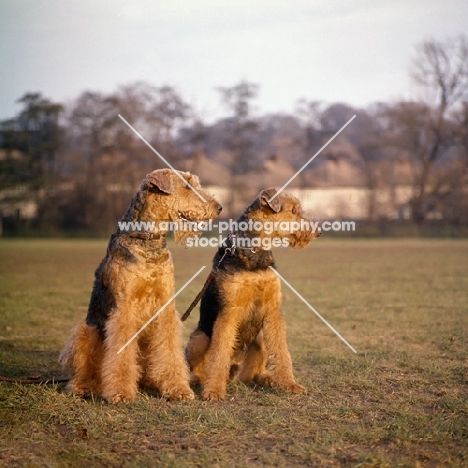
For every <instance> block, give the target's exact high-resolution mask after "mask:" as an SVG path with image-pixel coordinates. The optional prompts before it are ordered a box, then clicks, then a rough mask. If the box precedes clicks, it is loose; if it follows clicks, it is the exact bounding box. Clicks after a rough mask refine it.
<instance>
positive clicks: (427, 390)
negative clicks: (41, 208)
mask: <svg viewBox="0 0 468 468" xmlns="http://www.w3.org/2000/svg"><path fill="white" fill-rule="evenodd" d="M105 247H106V242H105V241H87V240H28V241H26V240H0V375H2V376H10V377H20V378H27V377H30V376H36V375H40V376H42V377H44V378H50V377H53V376H56V377H57V376H60V375H61V370H60V368H59V366H58V364H57V357H58V354H59V352H60V350H61V348H62V346H63V345H64V343H65V341H66V339H67V337H68V334H69V331H70V329H71V328H72V327H73V326H74V325H75V324H76V323H77V321H78V320H82V319H83V318H84V316H85V314H86V307H87V303H88V299H89V294H90V291H91V285H92V280H93V274H94V269H95V268H96V266H97V264H98V262H99V261H100V259H101V258H102V256H103V255H104V253H105ZM172 250H173V253H174V260H175V264H176V279H177V287H180V286H181V285H182V284H184V282H185V281H187V280H188V279H189V278H190V277H191V276H192V275H193V274H194V273H195V272H196V271H197V270H198V269H199V268H200V266H201V265H207V267H208V268H207V269H206V271H204V272H203V273H202V274H201V275H200V276H199V277H198V278H197V279H196V280H195V281H194V282H193V283H192V284H191V285H190V286H189V287H188V288H187V289H186V290H185V291H184V292H183V293H182V294H181V296H179V298H178V300H177V308H178V310H179V312H183V311H184V310H185V308H186V307H187V306H188V304H189V303H190V302H191V300H192V299H193V297H194V296H195V295H196V293H197V292H198V291H199V289H200V288H201V287H202V284H203V281H204V279H205V277H206V275H207V274H208V270H209V266H210V263H211V257H212V255H213V253H214V252H213V250H210V249H196V250H195V249H184V248H182V247H180V246H173V247H172ZM276 259H277V265H278V269H279V271H280V273H281V274H282V275H283V276H284V277H285V278H286V279H287V280H288V281H289V282H290V283H291V284H292V285H293V286H294V287H295V288H296V289H297V290H298V291H299V292H300V293H301V294H302V295H303V296H304V297H305V298H306V299H307V300H308V301H309V302H310V303H311V304H312V305H313V306H314V307H315V308H316V309H317V310H318V311H319V312H320V313H321V314H322V315H323V316H324V317H325V318H326V319H327V320H328V321H329V322H330V323H331V324H332V325H333V326H334V327H335V328H336V329H337V330H338V331H339V332H340V333H341V334H342V335H343V336H344V337H345V338H346V339H347V340H348V341H349V342H350V343H351V344H352V345H353V346H354V347H355V348H356V349H357V351H358V354H357V355H354V354H353V353H352V352H351V351H350V350H349V349H348V348H347V347H346V346H345V345H344V344H343V343H342V342H341V341H340V340H339V339H338V338H337V337H335V336H334V335H333V333H332V332H331V331H330V330H329V329H328V328H326V326H325V325H324V324H323V323H322V322H320V320H319V319H318V318H316V317H315V315H314V314H313V313H312V311H311V310H309V309H308V308H307V307H306V306H305V305H304V304H303V303H302V302H301V301H300V300H299V299H298V298H297V297H296V296H295V294H294V293H293V292H292V291H290V290H289V289H288V288H287V286H285V285H283V310H284V314H285V317H286V322H287V325H288V341H289V344H290V349H291V353H292V356H293V363H294V368H295V373H296V376H297V379H298V380H299V382H300V383H302V384H303V385H305V386H306V387H307V389H308V394H307V395H305V396H304V395H299V396H289V395H285V394H282V393H281V392H277V391H274V390H268V389H261V388H255V387H252V386H245V385H243V384H232V385H230V387H229V394H228V398H227V399H226V401H224V402H219V403H212V402H210V403H207V402H203V401H201V400H200V398H199V396H198V398H197V399H196V400H195V401H193V402H190V403H175V402H167V401H165V400H163V399H161V398H159V397H158V396H157V395H156V394H150V395H149V394H146V393H142V394H140V396H139V399H138V401H137V402H135V403H134V404H131V405H128V406H110V405H108V404H106V403H105V402H103V401H102V400H100V399H95V400H87V401H85V400H81V399H79V398H75V397H71V396H68V395H66V394H64V393H63V385H50V386H47V387H45V386H21V385H16V384H6V383H2V382H0V466H5V467H6V466H8V467H11V466H18V467H23V466H48V467H69V466H72V467H91V466H99V467H122V466H128V467H132V466H139V467H154V466H167V467H177V468H179V467H197V466H198V467H222V468H224V467H251V466H252V467H256V466H258V467H261V466H268V467H269V466H278V467H294V466H297V467H299V466H321V467H332V466H344V467H396V466H405V467H441V466H455V467H466V466H468V240H330V239H326V238H324V236H323V237H321V238H320V239H319V240H317V241H315V242H314V243H312V244H311V245H310V246H309V247H308V248H307V249H306V250H297V251H293V250H287V251H286V250H278V251H276ZM197 316H198V309H195V310H194V311H193V313H192V316H191V317H190V319H189V320H188V321H187V324H186V326H185V336H186V337H187V336H188V334H189V333H190V331H191V330H192V329H193V328H194V326H195V323H196V321H197ZM196 392H197V394H198V395H199V394H200V389H199V388H197V389H196Z"/></svg>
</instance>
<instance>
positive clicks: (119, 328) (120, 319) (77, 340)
mask: <svg viewBox="0 0 468 468" xmlns="http://www.w3.org/2000/svg"><path fill="white" fill-rule="evenodd" d="M181 174H182V176H183V178H184V179H185V180H186V181H187V182H189V183H190V184H191V185H192V186H194V187H195V188H196V189H197V191H198V192H199V193H200V194H201V195H202V196H203V197H204V198H205V200H206V202H203V201H202V200H200V198H199V197H198V196H197V195H196V194H195V193H194V192H193V191H192V190H191V189H190V188H189V187H188V186H187V184H186V183H184V182H183V181H182V180H180V178H179V177H177V176H176V175H175V174H174V173H173V172H172V171H169V170H158V171H154V172H152V173H151V174H148V175H147V177H146V179H145V180H144V181H143V184H142V186H141V189H140V190H139V192H138V193H137V194H136V196H135V197H134V199H133V200H132V203H131V204H130V206H129V209H128V210H127V213H126V214H125V216H124V218H123V220H125V221H155V222H158V223H159V222H165V221H171V220H172V221H177V220H179V219H180V216H183V218H186V219H190V220H194V221H200V220H204V219H209V218H214V217H215V216H217V214H218V213H219V211H220V209H221V207H220V205H219V204H218V202H217V201H216V200H215V199H214V198H213V197H211V196H210V195H208V194H207V193H206V192H205V191H203V189H202V188H201V186H200V183H199V182H198V178H197V177H196V176H193V175H191V174H189V173H181ZM161 226H163V225H161ZM159 232H160V233H161V237H160V238H157V239H153V240H146V239H141V238H138V239H135V238H133V237H132V236H130V235H129V233H125V232H120V231H117V232H116V233H115V234H113V236H112V237H111V240H110V242H109V246H108V249H107V254H106V256H105V258H104V259H103V261H102V262H101V265H100V266H99V268H98V269H97V271H96V275H95V283H94V289H93V293H92V296H91V301H90V306H89V309H88V315H87V318H86V323H81V324H79V325H78V326H77V327H76V328H75V330H74V331H73V333H72V335H71V337H70V339H69V342H68V344H67V346H66V347H65V349H64V351H63V352H62V355H61V357H60V360H61V362H62V363H63V365H64V368H65V369H66V370H67V372H68V373H69V375H70V377H71V380H70V383H69V385H68V391H69V392H70V393H73V394H77V395H91V394H92V395H102V396H103V397H104V398H105V399H106V400H107V401H109V402H110V403H119V402H126V403H128V402H131V401H133V400H134V399H135V397H136V395H137V391H138V384H139V383H142V384H144V385H146V386H151V387H155V388H157V389H158V390H159V391H160V393H161V394H162V395H163V396H165V397H168V398H172V399H191V398H193V397H194V394H193V392H192V390H191V389H190V386H189V371H188V369H187V365H186V363H185V360H184V356H183V353H182V349H181V322H180V319H179V317H178V315H177V312H176V310H175V304H174V300H172V301H171V302H170V303H169V304H168V305H167V306H166V307H165V308H164V310H163V311H162V312H161V313H160V314H159V315H158V316H157V317H156V319H155V320H153V321H152V322H151V323H150V324H149V325H148V326H147V327H146V328H145V329H144V330H143V331H142V332H141V333H140V334H139V335H138V337H137V338H135V339H134V340H133V341H132V342H131V343H130V344H129V345H128V346H127V347H126V348H125V349H124V350H122V352H120V354H118V351H119V350H120V349H121V348H122V347H123V346H124V345H125V344H126V343H127V342H128V341H129V340H130V339H131V338H132V336H133V335H134V334H135V333H136V332H138V331H139V330H140V328H141V327H142V326H143V325H144V324H145V323H146V322H147V321H148V320H150V319H151V318H152V317H153V316H154V314H155V313H156V312H158V310H159V309H160V308H161V307H162V306H163V305H164V304H165V303H166V302H167V301H169V300H170V299H171V297H172V296H173V295H174V292H175V290H174V288H175V287H174V266H173V262H172V257H171V254H170V252H169V250H168V249H167V247H166V245H165V239H164V234H165V232H166V229H165V228H164V227H161V228H160V229H159ZM189 235H196V233H194V232H193V231H190V230H186V231H184V232H181V233H179V236H177V238H178V239H179V240H183V239H185V238H187V236H189Z"/></svg>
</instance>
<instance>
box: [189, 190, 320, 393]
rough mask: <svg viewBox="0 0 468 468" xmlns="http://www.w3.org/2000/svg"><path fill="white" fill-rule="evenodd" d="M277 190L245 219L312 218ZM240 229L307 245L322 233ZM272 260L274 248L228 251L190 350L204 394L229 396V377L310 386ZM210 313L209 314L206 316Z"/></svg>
mask: <svg viewBox="0 0 468 468" xmlns="http://www.w3.org/2000/svg"><path fill="white" fill-rule="evenodd" d="M275 193H276V192H275V191H274V190H273V189H270V190H265V191H263V192H262V193H261V194H260V196H259V197H258V198H257V199H256V200H254V202H253V203H252V204H251V205H249V207H247V209H246V210H245V212H244V213H243V215H242V216H241V217H240V218H239V220H244V221H245V220H248V219H255V220H261V221H263V222H265V221H289V222H292V221H300V220H301V219H306V218H304V216H303V214H302V210H301V206H300V203H299V200H297V198H295V197H292V196H290V195H286V194H280V195H278V196H277V197H276V198H275V199H274V200H273V201H272V202H269V200H270V199H271V197H272V196H273V195H274V194H275ZM239 220H238V221H239ZM238 235H244V236H249V237H259V238H265V237H272V238H273V237H287V238H288V239H289V245H290V246H292V247H296V248H301V247H305V246H306V245H307V244H308V243H309V242H310V241H311V240H312V239H314V238H316V237H317V236H318V235H319V233H313V232H312V231H308V232H305V231H295V232H293V233H290V232H281V231H279V230H276V231H275V232H272V233H270V234H267V233H266V232H263V231H259V232H248V233H246V232H243V233H240V234H239V233H238ZM223 253H224V250H223V249H220V250H219V251H218V254H217V256H216V257H215V260H214V264H216V263H217V260H219V258H220V256H221V255H222V254H223ZM270 266H272V267H274V259H273V255H272V253H271V252H265V251H261V250H260V251H257V252H252V251H251V250H250V249H236V250H235V253H234V254H233V255H232V256H231V254H228V255H227V256H226V257H225V260H223V262H222V263H221V265H220V267H219V270H218V271H217V273H216V275H215V278H214V280H213V281H212V283H211V284H210V286H209V287H208V289H207V291H206V292H205V294H204V296H203V298H202V304H201V309H200V313H201V316H200V323H199V326H198V328H197V329H196V330H195V331H194V332H193V333H192V335H191V336H190V340H189V343H188V346H187V348H186V356H187V359H188V362H189V365H190V370H191V379H192V382H193V383H201V384H203V385H204V388H203V392H202V397H203V398H204V399H207V400H219V399H222V398H224V397H225V395H226V382H227V381H228V379H238V380H241V381H243V382H252V381H254V382H256V383H257V384H259V385H264V386H276V387H278V388H280V389H282V390H285V391H287V392H292V393H302V392H305V388H304V387H303V386H302V385H299V384H298V383H297V382H296V381H295V379H294V376H293V371H292V362H291V355H290V353H289V351H288V346H287V343H286V329H285V322H284V318H283V315H282V313H281V310H280V306H281V283H280V280H279V278H278V277H277V275H276V274H275V273H274V272H273V271H272V270H271V269H270ZM216 298H218V299H216ZM213 312H216V314H215V315H213ZM213 316H215V317H216V318H215V320H214V323H213V322H211V319H210V318H209V317H213ZM204 317H208V318H206V321H205V322H204V321H203V318H204ZM210 323H212V324H213V325H212V332H211V339H210V337H209V336H208V335H209V331H208V329H209V324H210Z"/></svg>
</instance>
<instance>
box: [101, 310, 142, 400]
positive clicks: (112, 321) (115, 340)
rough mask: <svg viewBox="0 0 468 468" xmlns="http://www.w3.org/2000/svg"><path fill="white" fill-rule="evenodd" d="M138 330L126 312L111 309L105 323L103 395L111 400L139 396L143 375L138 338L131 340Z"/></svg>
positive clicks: (130, 398)
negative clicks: (139, 386)
mask: <svg viewBox="0 0 468 468" xmlns="http://www.w3.org/2000/svg"><path fill="white" fill-rule="evenodd" d="M130 310H131V309H130ZM137 330H138V329H137V328H136V327H134V326H130V324H129V320H128V316H127V315H126V314H122V313H121V312H120V311H119V310H113V311H112V313H111V316H110V318H109V320H108V322H107V324H106V339H105V341H104V359H103V365H102V396H103V397H104V398H105V399H106V400H107V401H108V402H109V403H120V402H123V403H130V402H132V401H133V400H134V399H135V398H136V395H137V391H138V380H139V378H140V367H139V365H138V363H137V355H138V338H136V339H134V340H132V341H130V340H131V338H132V337H133V335H134V334H135V332H136V331H137ZM129 341H130V342H129ZM124 346H125V348H124V349H122V348H123V347H124Z"/></svg>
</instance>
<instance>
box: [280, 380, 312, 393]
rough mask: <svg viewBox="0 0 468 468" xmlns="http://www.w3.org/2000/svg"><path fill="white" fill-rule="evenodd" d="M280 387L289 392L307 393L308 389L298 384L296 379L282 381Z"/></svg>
mask: <svg viewBox="0 0 468 468" xmlns="http://www.w3.org/2000/svg"><path fill="white" fill-rule="evenodd" d="M279 387H280V388H281V389H282V390H284V391H285V392H288V393H306V392H307V390H306V389H305V387H303V386H302V385H300V384H298V383H297V382H295V381H294V380H292V381H291V382H282V383H281V384H280V385H279Z"/></svg>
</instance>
